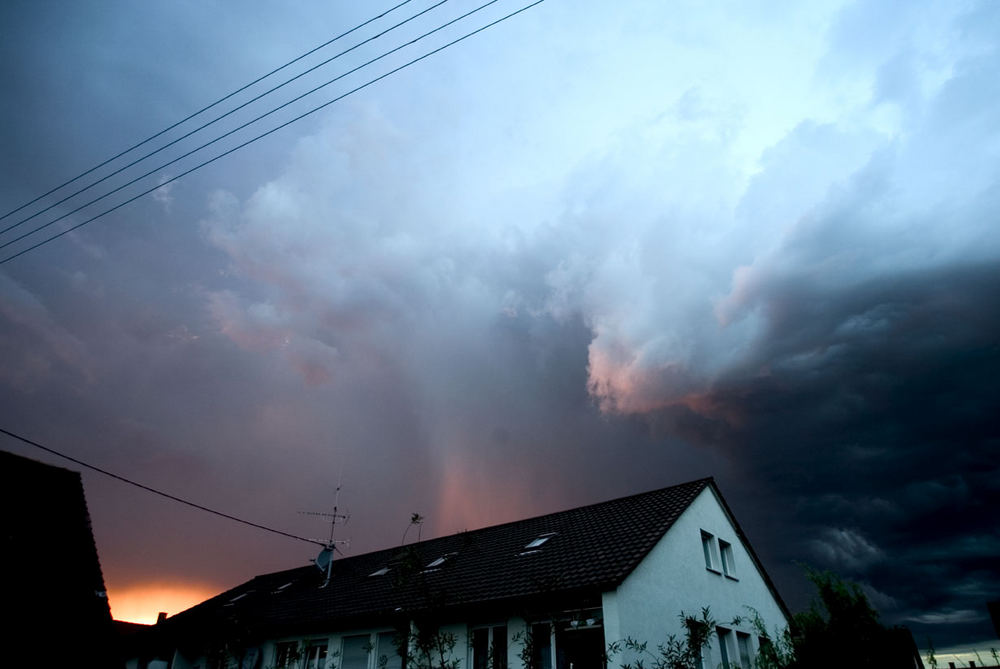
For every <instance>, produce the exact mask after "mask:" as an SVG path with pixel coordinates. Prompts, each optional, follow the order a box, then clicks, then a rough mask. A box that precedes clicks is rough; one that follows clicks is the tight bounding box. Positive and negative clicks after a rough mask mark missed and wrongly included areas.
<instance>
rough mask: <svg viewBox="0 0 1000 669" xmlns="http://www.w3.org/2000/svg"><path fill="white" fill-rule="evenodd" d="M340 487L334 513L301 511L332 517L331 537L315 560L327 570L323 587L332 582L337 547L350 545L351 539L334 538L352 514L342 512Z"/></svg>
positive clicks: (339, 485)
mask: <svg viewBox="0 0 1000 669" xmlns="http://www.w3.org/2000/svg"><path fill="white" fill-rule="evenodd" d="M343 476H344V472H343V469H341V472H340V477H341V479H343ZM340 488H341V484H340V483H337V490H336V494H335V495H334V498H333V513H326V512H323V511H300V512H299V513H301V514H302V515H304V516H322V517H324V518H329V519H330V538H329V539H327V540H326V541H325V542H322V543H323V550H322V551H320V553H319V555H318V556H317V557H316V559H315V560H314V562H315V563H316V566H317V567H319V568H320V569H321V570H325V571H326V578H325V579H324V580H323V585H321V586H320V587H321V588H325V587H326V586H327V585H328V584H329V583H330V577H331V576H332V575H333V554H334V552H335V551H338V550H340V549H338V548H337V545H338V544H341V545H345V546H350V545H351V541H350V539H334V538H333V537H334V533H335V531H336V528H337V523H345V524H346V523H347V521H348V520H350V518H351V516H350V514H346V513H340V510H339V509H340Z"/></svg>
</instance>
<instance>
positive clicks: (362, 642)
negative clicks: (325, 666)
mask: <svg viewBox="0 0 1000 669" xmlns="http://www.w3.org/2000/svg"><path fill="white" fill-rule="evenodd" d="M371 649H372V640H371V637H370V636H369V635H367V634H359V635H357V636H345V637H344V640H343V646H342V648H341V655H340V658H341V659H340V669H368V653H369V652H370V651H371Z"/></svg>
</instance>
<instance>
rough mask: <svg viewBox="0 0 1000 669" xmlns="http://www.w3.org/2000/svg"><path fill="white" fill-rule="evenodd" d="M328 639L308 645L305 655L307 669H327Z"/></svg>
mask: <svg viewBox="0 0 1000 669" xmlns="http://www.w3.org/2000/svg"><path fill="white" fill-rule="evenodd" d="M326 646H327V642H326V639H317V640H315V641H310V642H308V643H307V644H306V652H305V654H304V656H303V657H304V659H305V664H304V665H303V666H304V667H305V669H326Z"/></svg>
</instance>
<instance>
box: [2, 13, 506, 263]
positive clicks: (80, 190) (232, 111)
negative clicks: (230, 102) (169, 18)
mask: <svg viewBox="0 0 1000 669" xmlns="http://www.w3.org/2000/svg"><path fill="white" fill-rule="evenodd" d="M407 1H408V2H409V1H410V0H407ZM496 1H497V0H494V2H496ZM446 2H448V0H438V2H437V3H436V4H433V5H431V6H430V7H427V8H426V9H424V10H422V11H420V12H417V13H416V14H414V15H413V16H411V17H409V18H407V19H404V20H402V21H400V22H399V23H397V24H395V25H393V26H390V27H389V28H386V29H385V30H383V31H382V32H380V33H378V34H375V35H372V36H371V37H369V38H368V39H366V40H364V41H362V42H358V43H357V44H355V45H354V46H352V47H350V48H348V49H345V50H344V51H341V52H340V53H338V54H336V55H334V56H331V57H329V58H327V59H326V60H324V61H322V62H320V63H317V64H316V65H313V66H312V67H310V68H309V69H307V70H304V71H303V72H300V73H299V74H296V75H295V76H294V77H292V78H290V79H286V80H285V81H283V82H281V83H280V84H278V85H277V86H273V87H271V88H269V89H268V90H266V91H264V92H263V93H259V94H258V95H256V96H254V97H252V98H250V99H249V100H247V101H246V102H244V103H242V104H240V105H238V106H236V107H233V108H232V109H230V110H229V111H227V112H225V113H224V114H221V115H219V116H216V117H215V118H213V119H212V120H211V121H208V122H207V123H203V124H201V125H200V126H198V127H197V128H195V129H194V130H189V131H188V132H186V133H184V134H183V135H181V136H180V137H178V138H176V139H173V140H171V141H169V142H167V143H166V144H164V145H163V146H160V147H158V148H156V149H154V150H153V151H150V152H148V153H146V154H144V155H142V156H140V157H138V158H136V159H135V160H133V161H132V162H130V163H126V164H125V165H122V166H121V167H119V168H118V169H116V170H115V171H114V172H110V173H108V174H105V175H104V176H103V177H101V178H100V179H98V180H97V181H92V182H90V183H89V184H87V185H86V186H84V187H83V188H78V189H77V190H75V191H73V192H72V193H70V194H69V195H66V196H64V197H63V198H62V199H61V200H56V201H55V202H53V203H52V204H50V205H48V206H47V207H45V208H44V209H39V210H38V211H36V212H35V213H33V214H30V215H28V216H25V217H24V218H22V219H21V220H19V221H17V222H16V223H13V224H11V225H8V226H7V227H6V228H4V229H3V230H0V235H2V234H6V233H8V232H10V231H11V230H13V229H14V228H16V227H18V226H20V225H21V224H23V223H27V222H28V221H30V220H31V219H33V218H37V217H38V216H41V215H42V214H44V213H46V212H47V211H51V210H52V209H55V208H56V207H58V206H59V205H61V204H63V203H65V202H67V201H69V200H72V199H73V198H74V197H76V196H77V195H80V194H81V193H85V192H86V191H88V190H90V189H91V188H93V187H94V186H97V185H98V184H102V183H104V182H105V181H107V180H108V179H110V178H111V177H114V176H117V175H119V174H121V173H122V172H124V171H125V170H127V169H128V168H130V167H133V166H135V165H137V164H139V163H141V162H142V161H144V160H146V159H147V158H151V157H153V156H155V155H156V154H158V153H160V152H161V151H165V150H166V149H169V148H170V147H171V146H174V145H175V144H178V143H179V142H182V141H184V140H185V139H187V138H188V137H190V136H191V135H193V134H195V133H197V132H201V131H202V130H204V129H205V128H207V127H209V126H210V125H214V124H215V123H218V122H219V121H221V120H222V119H224V118H227V117H228V116H231V115H233V114H235V113H236V112H238V111H239V110H241V109H244V108H246V107H248V106H250V105H252V104H253V103H254V102H257V101H258V100H260V99H261V98H263V97H266V96H268V95H270V94H271V93H273V92H275V91H277V90H279V89H281V88H284V87H285V86H287V85H288V84H290V83H292V82H293V81H297V80H298V79H301V78H302V77H304V76H306V75H307V74H309V73H310V72H314V71H316V70H318V69H319V68H321V67H323V66H324V65H329V64H330V63H331V62H333V61H335V60H337V59H338V58H340V57H341V56H344V55H346V54H348V53H350V52H352V51H354V50H355V49H358V48H360V47H362V46H364V45H365V44H368V43H369V42H372V41H374V40H377V39H378V38H380V37H383V36H385V35H386V34H387V33H390V32H392V31H393V30H395V29H396V28H399V27H401V26H404V25H406V24H407V23H409V22H410V21H413V20H414V19H417V18H419V17H421V16H423V15H424V14H426V13H427V12H429V11H431V10H433V9H436V8H437V7H440V6H441V5H443V4H444V3H446ZM344 34H347V33H344ZM390 53H391V52H390ZM384 57H385V54H383V56H380V58H384ZM375 60H378V59H375ZM372 62H374V60H373V61H369V62H368V63H365V65H368V64H370V63H372ZM361 67H364V65H362V66H361ZM356 69H360V68H356ZM354 71H356V70H351V71H350V72H347V73H346V74H342V75H340V76H339V77H337V78H335V79H331V80H330V81H328V82H326V83H325V84H323V85H321V86H318V87H316V88H313V89H312V90H310V91H308V92H306V93H303V94H302V95H300V96H298V97H296V98H293V99H292V100H289V101H288V102H286V103H285V104H283V105H281V106H279V107H276V108H274V109H272V110H271V111H269V112H267V113H266V114H263V115H261V116H258V117H257V118H255V119H253V120H252V121H249V122H248V123H245V124H243V125H241V126H240V127H239V128H236V130H233V131H231V132H230V133H226V134H225V135H222V137H217V138H215V139H213V140H212V141H210V142H208V143H206V144H202V145H201V146H199V147H198V148H197V149H195V150H194V151H192V152H189V153H185V154H184V155H183V156H181V157H180V158H177V159H175V160H173V161H171V162H169V163H166V164H165V165H161V166H160V167H157V168H156V169H154V170H152V172H157V171H159V170H161V169H163V168H164V167H167V166H169V165H172V164H173V163H175V162H177V161H178V160H181V159H183V158H185V157H187V156H189V155H191V153H194V152H195V151H200V150H201V149H203V148H205V147H206V146H209V145H210V144H213V143H215V142H217V141H219V140H220V139H223V138H225V137H227V136H228V135H230V134H232V133H234V132H237V131H238V130H241V129H243V128H245V127H246V126H248V125H252V124H253V123H256V122H257V121H259V120H261V119H262V118H264V117H266V116H269V115H270V114H273V113H274V112H276V111H279V110H280V109H283V108H284V107H287V106H288V105H290V104H292V103H294V102H297V101H299V100H301V99H302V98H304V97H306V96H308V95H311V94H312V93H315V92H316V91H318V90H319V89H320V88H323V87H324V86H329V85H330V84H332V83H334V82H335V81H337V80H338V79H341V78H343V77H345V76H347V75H348V74H351V73H352V72H354ZM258 81H260V80H259V79H258ZM248 85H249V84H248ZM244 88H245V87H244ZM241 90H242V89H241ZM206 109H208V107H206ZM199 113H200V112H199ZM188 118H189V119H190V118H192V117H191V116H189V117H188ZM177 125H179V124H174V125H173V126H171V127H170V128H169V129H172V128H175V127H177ZM163 132H166V130H164V131H163ZM163 132H161V133H158V134H157V135H154V137H159V136H160V135H162V134H163ZM138 146H140V145H139V144H137V145H136V147H138ZM134 148H135V147H134ZM125 153H127V152H125ZM121 155H124V154H118V156H116V157H119V156H121ZM111 160H113V159H111ZM108 162H110V160H109V161H106V162H104V163H102V164H101V165H99V166H98V167H100V166H103V165H106V164H107V163H108ZM94 169H97V168H94ZM90 171H91V172H92V171H93V170H90ZM152 172H147V173H146V174H144V175H142V176H141V177H136V178H135V179H133V180H132V181H130V182H128V183H127V184H125V185H124V186H122V187H121V188H125V187H126V186H129V185H131V184H133V183H135V182H136V181H138V180H140V179H144V178H146V177H147V176H149V175H150V174H151V173H152ZM88 174H89V172H88ZM78 178H79V177H78ZM75 180H76V179H74V181H75ZM69 183H72V182H67V184H69ZM55 190H58V189H55ZM51 192H54V191H50V193H51ZM116 192H117V190H113V191H110V192H108V193H105V194H104V195H102V196H100V197H99V198H97V199H96V200H91V201H90V202H88V203H87V204H84V205H80V206H79V207H77V208H76V209H74V210H73V211H70V212H67V213H65V214H63V215H62V216H60V217H59V218H56V219H54V220H52V221H49V222H48V223H47V224H46V225H44V226H41V227H39V228H35V229H34V230H32V231H31V232H29V233H27V235H32V234H34V233H35V232H37V231H38V230H41V229H42V228H44V227H46V226H48V225H51V224H52V223H55V222H56V221H60V220H62V219H64V218H66V217H67V216H71V215H73V214H74V213H76V212H78V211H80V210H81V209H84V208H86V207H89V206H90V205H92V204H94V203H95V202H98V201H100V200H103V199H104V198H106V197H108V196H109V195H113V194H114V193H116ZM42 197H44V196H42ZM27 235H22V236H21V237H18V238H17V239H14V240H11V241H10V242H8V243H7V244H4V245H2V246H0V248H4V247H5V246H8V245H10V244H13V243H15V242H17V241H19V240H20V239H23V238H24V237H25V236H27Z"/></svg>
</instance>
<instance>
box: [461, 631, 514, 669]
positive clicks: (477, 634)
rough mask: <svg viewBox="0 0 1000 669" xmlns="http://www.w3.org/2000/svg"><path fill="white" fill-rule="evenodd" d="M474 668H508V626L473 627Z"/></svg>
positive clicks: (471, 663)
mask: <svg viewBox="0 0 1000 669" xmlns="http://www.w3.org/2000/svg"><path fill="white" fill-rule="evenodd" d="M470 645H471V648H472V661H471V662H470V663H469V665H470V666H471V667H472V669H507V626H506V625H492V626H488V627H475V628H473V629H472V643H471V644H470Z"/></svg>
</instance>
